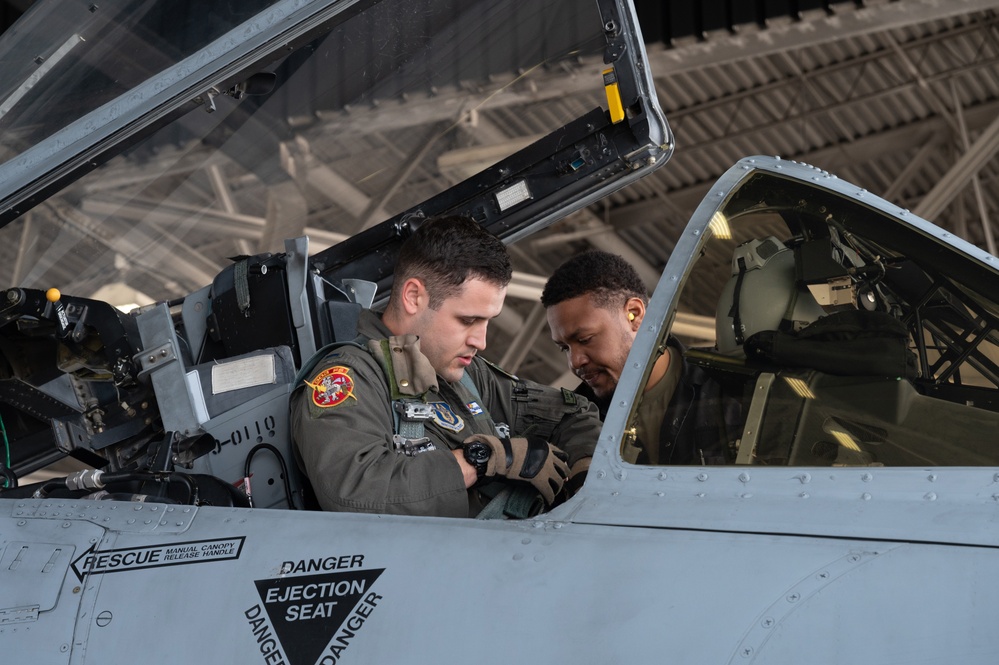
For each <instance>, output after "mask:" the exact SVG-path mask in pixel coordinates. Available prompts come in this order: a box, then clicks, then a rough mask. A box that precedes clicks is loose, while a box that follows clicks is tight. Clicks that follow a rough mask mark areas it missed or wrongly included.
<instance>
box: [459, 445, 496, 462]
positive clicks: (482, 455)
mask: <svg viewBox="0 0 999 665" xmlns="http://www.w3.org/2000/svg"><path fill="white" fill-rule="evenodd" d="M491 453H492V449H491V448H490V447H489V446H488V445H486V444H485V443H481V442H478V441H476V442H474V443H470V444H468V445H467V446H465V459H466V460H468V463H469V464H476V465H478V464H485V463H486V462H488V461H489V456H490V454H491Z"/></svg>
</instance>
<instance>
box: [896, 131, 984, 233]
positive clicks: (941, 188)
mask: <svg viewBox="0 0 999 665" xmlns="http://www.w3.org/2000/svg"><path fill="white" fill-rule="evenodd" d="M997 151H999V116H997V117H996V118H995V120H993V121H992V123H991V124H990V125H989V126H988V127H986V128H985V130H984V131H982V133H981V135H980V136H979V137H978V139H977V140H976V141H975V142H974V143H973V144H972V145H971V146H970V147H969V148H968V151H967V152H965V153H964V155H962V156H961V158H960V159H959V160H957V163H956V164H954V166H952V167H951V169H950V170H949V171H948V172H947V173H945V174H944V175H943V176H942V177H941V178H940V179H939V180H938V181H937V184H936V185H934V187H933V189H931V190H930V191H929V192H928V193H927V194H926V196H924V197H923V200H922V201H920V202H919V205H917V206H916V207H915V208H914V209H913V212H914V213H916V214H917V215H919V216H920V217H923V218H925V219H929V220H933V219H934V218H935V217H936V216H937V215H939V214H940V213H941V212H943V209H944V208H946V207H947V205H948V204H949V203H950V202H951V201H953V200H954V197H955V196H957V195H958V194H959V193H960V192H961V191H962V190H963V189H964V188H965V187H966V186H967V185H968V184H969V182H970V181H971V178H972V176H974V175H975V174H976V173H978V171H979V170H980V169H981V168H982V166H983V165H984V164H985V163H986V162H987V161H989V160H990V159H992V157H993V156H995V154H996V152H997Z"/></svg>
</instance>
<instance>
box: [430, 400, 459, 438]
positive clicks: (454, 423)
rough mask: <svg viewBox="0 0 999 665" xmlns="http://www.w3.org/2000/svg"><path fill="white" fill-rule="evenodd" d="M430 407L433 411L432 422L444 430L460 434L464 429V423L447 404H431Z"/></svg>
mask: <svg viewBox="0 0 999 665" xmlns="http://www.w3.org/2000/svg"><path fill="white" fill-rule="evenodd" d="M430 406H431V408H432V409H433V410H434V422H435V423H437V424H438V425H440V426H441V427H443V428H444V429H448V430H451V431H452V432H460V431H461V430H463V429H465V421H464V420H462V419H461V417H460V416H458V414H456V413H455V412H454V410H453V409H451V405H450V404H448V403H447V402H431V403H430Z"/></svg>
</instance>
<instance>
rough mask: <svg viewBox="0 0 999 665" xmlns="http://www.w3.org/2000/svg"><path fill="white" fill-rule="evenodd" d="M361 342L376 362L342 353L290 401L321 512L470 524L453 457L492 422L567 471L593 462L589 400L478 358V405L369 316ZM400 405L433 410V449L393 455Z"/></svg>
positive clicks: (468, 500)
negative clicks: (396, 402) (559, 455)
mask: <svg viewBox="0 0 999 665" xmlns="http://www.w3.org/2000/svg"><path fill="white" fill-rule="evenodd" d="M358 333H359V335H360V337H361V338H367V340H369V341H368V345H369V346H374V347H376V351H375V352H372V351H371V350H369V349H365V348H360V347H358V346H355V345H352V344H347V345H344V346H341V347H338V348H337V349H335V350H334V351H333V352H331V353H330V354H328V355H327V356H326V357H325V358H323V360H322V361H320V363H319V364H318V365H316V368H315V369H314V370H313V371H312V372H311V376H309V377H308V378H307V380H306V381H305V383H304V384H303V385H302V386H299V387H298V388H296V389H295V391H294V393H293V394H292V398H291V427H292V438H293V439H294V442H295V446H296V448H297V451H298V455H299V458H300V463H301V466H302V468H303V470H304V471H305V473H306V475H307V476H308V477H309V480H310V481H311V483H312V487H313V490H314V491H315V494H316V498H317V499H318V501H319V505H320V506H321V507H322V508H323V509H324V510H336V511H349V512H372V513H395V514H403V515H437V516H448V517H468V516H470V512H471V511H472V510H473V509H474V510H477V509H478V505H479V504H478V502H477V501H476V500H475V497H474V496H471V497H470V494H471V493H470V492H469V491H467V490H466V489H465V483H464V480H463V478H462V473H461V467H460V466H459V465H458V462H457V461H456V460H455V459H454V455H453V454H452V453H451V452H450V451H451V450H454V449H458V448H460V447H461V444H462V442H463V441H464V440H465V439H467V438H468V437H469V436H471V435H472V434H477V433H478V434H495V430H494V425H493V421H495V422H496V423H504V424H506V425H508V426H509V427H510V436H512V437H516V436H525V435H528V434H530V435H532V436H540V437H543V438H545V439H546V440H548V441H549V442H550V443H552V444H553V445H555V446H557V447H559V448H561V449H562V450H563V451H565V453H566V454H567V455H568V456H569V466H570V468H572V467H573V466H574V465H576V464H577V463H579V462H580V461H581V460H587V458H589V457H591V456H592V455H593V450H594V448H595V447H596V443H597V437H598V436H599V434H600V427H601V422H600V419H599V414H598V412H597V408H596V406H595V405H592V404H590V402H589V401H587V400H586V399H585V398H582V397H579V396H577V395H575V394H573V393H571V392H569V391H565V390H559V389H556V388H551V387H549V386H544V385H541V384H537V383H534V382H530V381H524V380H520V379H517V378H516V377H513V376H511V375H509V374H506V373H505V372H503V371H502V370H499V369H498V368H496V367H494V366H492V365H490V364H489V363H487V362H486V361H485V360H482V359H481V358H478V357H476V358H474V359H473V361H472V364H471V365H470V366H469V367H468V368H466V370H465V371H466V372H468V373H469V375H470V376H471V378H472V380H473V382H474V383H475V386H476V388H477V389H478V391H479V396H480V397H481V404H480V403H479V399H477V398H476V397H475V396H474V395H472V394H471V393H470V392H469V391H468V389H466V388H465V386H464V385H462V384H461V383H454V384H451V383H448V382H446V381H444V380H443V379H441V378H440V377H438V376H436V374H435V373H434V370H433V368H432V367H431V366H430V363H429V361H428V360H427V359H426V357H425V356H423V354H422V353H420V352H419V340H418V338H416V336H414V335H407V336H404V337H402V338H391V339H390V340H389V338H390V337H391V332H390V331H389V330H388V329H387V328H386V327H385V326H384V324H383V323H382V322H381V319H380V318H379V316H378V315H377V314H375V313H373V312H370V311H364V312H362V313H361V318H360V320H359V322H358ZM386 340H389V342H391V343H389V342H386ZM379 346H381V348H382V349H385V351H384V352H382V353H379V352H378V351H377V347H379ZM386 355H387V356H390V357H391V362H390V363H389V364H387V365H386V364H385V361H384V360H383V358H384V357H385V356H386ZM379 356H381V358H382V359H380V357H379ZM389 373H391V374H392V375H393V376H392V381H391V384H390V380H389ZM393 393H395V395H393ZM400 396H403V397H410V398H413V399H416V400H419V401H421V402H424V403H428V404H431V405H432V406H433V409H434V417H433V419H431V420H427V421H425V425H424V436H426V437H428V438H429V439H430V440H431V442H433V444H434V446H435V448H436V449H434V450H428V451H425V452H421V453H419V454H415V455H412V456H408V455H405V454H403V453H401V452H397V451H396V449H395V447H394V446H393V442H392V435H393V434H394V433H395V427H396V425H395V416H394V415H393V399H395V398H398V397H400ZM487 416H491V419H490V418H489V417H487ZM584 465H585V462H584Z"/></svg>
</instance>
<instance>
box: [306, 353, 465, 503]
mask: <svg viewBox="0 0 999 665" xmlns="http://www.w3.org/2000/svg"><path fill="white" fill-rule="evenodd" d="M321 367H322V369H320V370H318V371H315V372H314V373H313V375H312V376H311V377H309V379H308V383H309V384H311V385H305V386H302V387H299V388H297V389H296V390H295V392H294V394H293V395H292V398H291V426H292V438H293V440H294V444H295V446H296V448H297V450H298V453H299V456H300V460H301V465H302V468H303V471H304V472H305V474H306V475H307V476H308V477H309V480H310V481H311V483H312V488H313V490H314V492H315V494H316V498H317V500H318V502H319V505H320V506H321V507H322V508H323V509H324V510H333V511H348V512H370V513H393V514H402V515H436V516H442V517H467V516H468V512H469V507H468V494H467V491H466V490H465V484H464V480H463V477H462V473H461V468H460V467H459V466H458V462H457V461H456V460H455V459H454V455H453V454H452V453H451V452H450V450H447V449H446V448H445V449H440V448H439V449H437V450H431V451H427V452H424V453H421V454H418V455H415V456H413V457H408V456H406V455H403V454H400V453H397V452H395V450H394V449H393V447H392V434H393V430H394V419H393V416H392V411H391V408H392V406H391V398H390V396H389V392H388V386H387V384H386V381H385V378H384V375H383V373H382V371H381V368H380V367H378V365H377V363H376V362H375V360H374V359H373V358H371V357H370V356H369V355H368V354H367V353H365V352H364V351H361V350H358V351H357V352H355V353H350V352H344V353H342V354H340V355H339V356H338V357H335V358H334V359H332V360H331V361H327V362H324V363H322V364H321ZM320 384H322V385H324V386H325V387H326V390H318V389H317V388H316V386H318V385H320Z"/></svg>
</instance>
